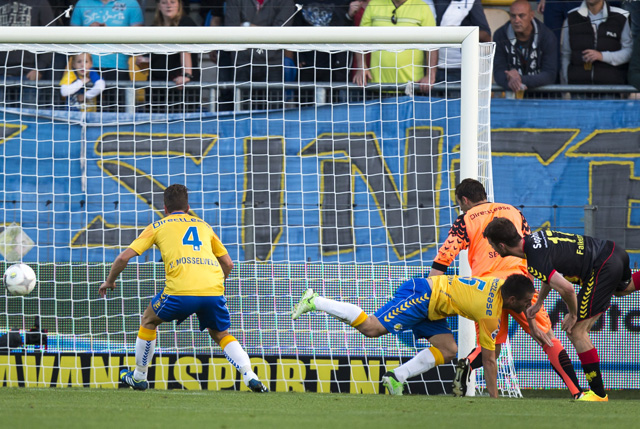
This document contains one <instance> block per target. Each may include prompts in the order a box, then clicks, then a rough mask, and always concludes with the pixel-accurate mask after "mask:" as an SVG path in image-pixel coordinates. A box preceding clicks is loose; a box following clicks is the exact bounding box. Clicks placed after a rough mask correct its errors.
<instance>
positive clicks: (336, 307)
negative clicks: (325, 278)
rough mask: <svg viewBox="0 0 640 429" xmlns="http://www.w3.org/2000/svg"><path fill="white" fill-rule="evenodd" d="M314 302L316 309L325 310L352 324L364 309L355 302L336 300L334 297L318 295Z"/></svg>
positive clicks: (330, 314)
mask: <svg viewBox="0 0 640 429" xmlns="http://www.w3.org/2000/svg"><path fill="white" fill-rule="evenodd" d="M313 303H314V304H315V306H316V310H320V311H324V312H325V313H327V314H328V315H329V316H332V317H335V318H336V319H338V320H340V321H341V322H344V323H348V324H349V325H351V324H352V323H353V322H355V320H356V319H357V318H358V317H359V316H360V315H361V314H362V313H363V311H362V309H361V308H360V307H358V306H357V305H355V304H349V303H348V302H340V301H335V300H333V299H328V298H323V297H321V296H317V297H315V298H314V300H313Z"/></svg>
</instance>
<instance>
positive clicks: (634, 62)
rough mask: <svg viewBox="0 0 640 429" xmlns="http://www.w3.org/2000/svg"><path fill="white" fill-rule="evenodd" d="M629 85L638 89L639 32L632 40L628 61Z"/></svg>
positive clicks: (639, 76) (639, 88)
mask: <svg viewBox="0 0 640 429" xmlns="http://www.w3.org/2000/svg"><path fill="white" fill-rule="evenodd" d="M629 85H633V86H635V87H636V88H637V89H638V90H640V34H638V35H636V37H635V38H634V40H633V53H632V55H631V61H629Z"/></svg>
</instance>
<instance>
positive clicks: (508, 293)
mask: <svg viewBox="0 0 640 429" xmlns="http://www.w3.org/2000/svg"><path fill="white" fill-rule="evenodd" d="M535 291H536V289H535V288H534V287H533V282H532V281H531V279H530V278H529V277H527V276H525V275H524V274H511V275H510V276H509V277H507V279H506V280H505V281H504V283H503V284H502V287H501V288H500V293H501V294H502V299H503V300H505V301H506V299H507V298H509V297H512V296H514V297H515V298H516V299H522V298H525V297H526V296H527V295H528V294H531V293H535Z"/></svg>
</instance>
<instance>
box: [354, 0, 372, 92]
mask: <svg viewBox="0 0 640 429" xmlns="http://www.w3.org/2000/svg"><path fill="white" fill-rule="evenodd" d="M368 4H369V0H363V1H352V2H351V3H349V16H350V17H351V20H352V21H353V25H354V26H355V27H358V26H360V22H362V16H363V15H364V11H365V9H366V8H367V5H368ZM352 8H353V10H352ZM352 13H353V14H352ZM354 62H355V58H352V59H351V64H352V67H351V81H352V82H353V79H354V78H355V76H356V72H357V70H356V68H355V67H353V65H354ZM362 67H363V68H364V69H365V70H366V69H368V68H369V67H371V54H365V55H364V58H363V64H362Z"/></svg>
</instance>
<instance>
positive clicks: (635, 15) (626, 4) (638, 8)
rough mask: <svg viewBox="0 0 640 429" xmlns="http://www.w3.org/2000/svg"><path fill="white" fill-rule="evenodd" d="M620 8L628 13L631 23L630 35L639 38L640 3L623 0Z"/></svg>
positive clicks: (636, 0) (633, 0)
mask: <svg viewBox="0 0 640 429" xmlns="http://www.w3.org/2000/svg"><path fill="white" fill-rule="evenodd" d="M621 7H622V8H623V9H624V10H626V11H627V12H629V21H630V22H631V35H632V36H633V37H634V38H636V37H638V36H640V1H638V0H624V1H623V2H622V5H621Z"/></svg>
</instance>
